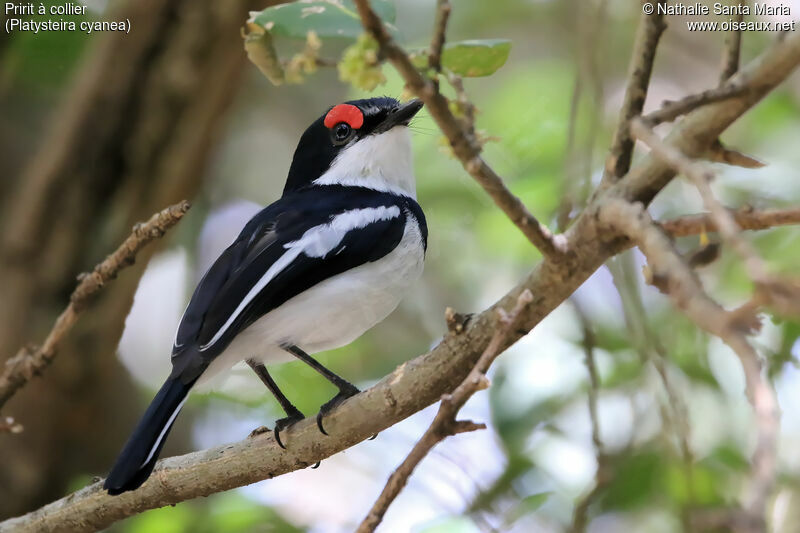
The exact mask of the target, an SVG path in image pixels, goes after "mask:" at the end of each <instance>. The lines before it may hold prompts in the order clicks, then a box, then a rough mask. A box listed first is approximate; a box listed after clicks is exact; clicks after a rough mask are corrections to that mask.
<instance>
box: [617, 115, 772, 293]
mask: <svg viewBox="0 0 800 533" xmlns="http://www.w3.org/2000/svg"><path fill="white" fill-rule="evenodd" d="M631 133H633V135H635V136H636V137H637V138H638V139H640V140H641V141H642V142H644V143H645V144H646V145H647V146H649V147H650V149H651V150H652V151H653V154H655V155H656V157H658V158H660V159H661V160H663V161H664V162H665V163H667V164H668V165H670V166H672V167H673V168H674V169H675V170H676V171H678V172H680V173H681V174H683V175H684V176H686V177H687V178H689V179H690V180H691V181H692V182H693V183H694V184H695V186H696V187H697V189H698V190H699V191H700V196H701V197H702V198H703V203H704V204H705V206H706V209H708V210H709V212H710V215H711V217H712V218H713V219H714V222H715V226H716V227H717V230H718V231H719V233H720V235H721V236H722V238H723V239H724V240H725V241H727V242H728V244H730V245H731V247H732V248H733V249H734V250H735V251H736V253H738V254H739V256H740V257H741V258H742V260H743V261H744V265H745V268H746V269H747V272H748V274H749V275H750V277H751V279H752V280H753V281H755V282H756V283H764V282H766V281H767V267H766V264H765V263H764V260H763V259H761V258H760V257H759V256H758V253H757V252H756V250H755V248H753V246H752V245H751V244H750V243H749V242H747V241H746V240H744V239H743V238H742V236H741V228H739V226H738V225H737V224H736V220H735V219H734V217H733V216H732V215H731V213H730V212H729V211H728V210H727V209H726V208H725V207H724V206H723V205H722V204H721V203H720V202H719V200H717V198H716V197H715V196H714V192H713V191H712V190H711V185H710V182H711V181H712V180H713V179H714V173H713V172H712V171H711V170H710V169H709V168H707V167H705V166H701V165H700V164H698V163H696V162H693V161H692V160H691V159H689V158H688V157H686V156H685V155H683V154H682V153H681V151H680V150H678V149H676V148H674V147H672V146H669V145H668V144H666V143H665V142H664V141H662V140H661V139H660V138H659V137H658V135H656V134H655V133H654V132H653V130H651V129H650V128H649V127H648V126H647V125H646V124H645V123H644V122H643V121H642V120H640V119H634V120H633V122H631Z"/></svg>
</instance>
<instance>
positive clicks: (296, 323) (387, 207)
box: [103, 97, 428, 495]
mask: <svg viewBox="0 0 800 533" xmlns="http://www.w3.org/2000/svg"><path fill="white" fill-rule="evenodd" d="M421 108H422V102H421V101H419V100H411V101H408V102H405V103H401V102H399V101H398V100H396V99H394V98H390V97H376V98H368V99H361V100H351V101H348V102H345V103H341V104H338V105H334V106H332V107H330V108H329V109H327V110H326V112H325V113H324V114H323V115H322V116H320V117H319V118H317V119H316V120H315V121H314V122H313V123H312V124H311V125H310V126H309V127H308V128H307V129H306V130H305V132H304V133H303V134H302V136H301V137H300V140H299V142H298V144H297V148H296V149H295V152H294V156H293V158H292V162H291V165H290V167H289V173H288V176H287V179H286V184H285V186H284V189H283V193H282V194H281V197H280V198H279V199H278V200H277V201H275V202H274V203H272V204H270V205H268V206H267V207H265V208H264V209H262V210H261V211H259V212H258V213H257V214H256V215H255V216H253V218H251V219H250V220H249V221H248V222H247V223H246V224H245V226H244V228H243V229H242V231H241V233H239V235H238V236H237V237H236V239H235V240H234V241H233V243H231V245H230V246H228V248H227V249H225V250H224V251H223V252H222V253H221V254H220V256H219V257H218V258H217V259H216V260H215V261H214V263H213V264H212V265H211V267H210V268H209V269H208V271H207V272H206V273H205V275H204V276H203V277H202V279H201V280H200V282H199V283H198V285H197V287H196V289H195V290H194V293H193V294H192V297H191V299H190V301H189V304H188V306H187V307H186V310H185V311H184V314H183V317H182V318H181V320H180V324H179V325H178V329H177V332H176V335H175V342H174V345H173V346H172V353H171V363H172V371H171V372H170V374H169V376H168V377H167V379H166V381H165V382H164V384H163V386H162V387H161V388H160V389H159V391H158V393H156V395H155V398H154V399H153V400H152V402H151V403H150V406H149V407H148V408H147V410H146V411H145V413H144V415H143V416H142V418H141V420H140V421H139V423H138V425H137V426H136V428H135V429H134V430H133V433H132V435H131V436H130V438H129V440H128V441H127V443H126V444H125V445H124V447H123V449H122V451H121V452H120V454H119V456H118V458H117V460H116V462H115V464H114V466H113V467H112V468H111V470H110V472H109V474H108V476H107V477H106V479H105V481H104V483H103V487H104V489H105V490H106V491H107V492H108V493H109V494H111V495H117V494H121V493H123V492H126V491H131V490H135V489H137V488H139V487H140V486H141V485H142V484H143V483H144V482H145V481H146V480H147V478H148V477H149V476H150V474H151V472H152V471H153V467H154V466H155V463H156V460H157V459H158V456H159V454H160V452H161V449H162V448H163V446H164V442H165V440H166V438H167V435H168V433H169V431H170V429H171V428H172V425H173V423H174V422H175V418H176V417H177V416H178V414H179V413H180V411H181V408H182V407H183V405H184V403H185V401H186V398H187V395H188V394H189V392H190V391H191V390H192V388H193V387H195V386H196V385H199V384H201V383H203V382H206V381H207V380H208V379H210V378H211V377H212V376H214V375H217V374H219V373H220V372H223V371H225V370H227V369H229V368H231V367H232V366H233V365H235V364H236V363H238V362H241V361H245V362H246V363H247V364H248V365H249V366H250V367H251V368H252V369H253V371H254V372H255V373H256V375H257V376H258V377H259V379H261V381H262V382H263V383H264V384H265V385H266V387H267V388H268V389H269V391H270V392H271V393H272V394H273V395H274V396H275V398H276V399H277V401H278V403H279V404H280V405H281V407H282V408H283V410H284V411H285V413H286V416H285V417H284V418H281V419H279V420H277V421H276V422H275V426H274V434H275V438H276V441H277V443H278V444H279V445H280V446H281V447H282V448H285V446H284V444H283V442H282V441H281V439H280V431H282V430H285V429H286V428H288V427H289V426H291V425H292V424H294V423H296V422H297V421H299V420H302V419H303V418H304V415H303V413H301V412H300V411H299V410H298V409H297V408H296V407H295V406H294V405H293V404H292V403H291V401H290V400H289V399H288V398H287V397H286V396H285V395H284V394H283V393H282V392H281V390H280V389H279V388H278V385H277V384H276V382H275V380H274V379H273V378H272V376H271V375H270V373H269V371H268V369H267V365H273V364H278V363H283V362H287V361H291V360H295V359H299V360H301V361H303V362H305V363H306V364H308V365H309V366H311V367H312V368H313V369H314V370H315V371H317V372H318V373H319V374H321V375H322V376H323V377H324V378H326V379H327V380H328V381H330V382H331V383H332V384H333V385H335V386H336V387H337V389H338V393H337V394H336V396H334V397H333V398H332V399H331V400H330V401H328V402H327V403H325V404H324V405H322V407H321V408H320V411H319V414H318V415H317V425H318V427H319V429H320V431H321V432H322V433H324V434H327V432H326V430H325V429H324V425H323V417H324V416H325V414H326V413H328V412H329V411H330V410H331V409H333V408H334V407H335V406H337V405H338V404H340V403H341V402H343V401H344V400H345V399H347V398H350V397H352V396H354V395H356V394H358V392H359V389H358V388H357V387H356V386H355V385H353V384H352V383H350V382H348V381H347V380H345V379H343V378H341V377H340V376H338V375H336V374H335V373H333V372H332V371H330V370H328V369H327V368H326V367H324V366H323V365H321V364H320V363H319V362H317V361H316V360H315V359H314V358H313V357H312V356H311V355H310V354H314V353H317V352H320V351H324V350H330V349H333V348H338V347H341V346H345V345H347V344H349V343H351V342H352V341H354V340H355V339H356V338H358V337H359V336H361V335H362V334H363V333H364V332H365V331H367V330H368V329H370V328H372V327H373V326H374V325H376V324H377V323H379V322H381V321H382V320H383V319H384V318H386V317H387V316H388V315H389V314H390V313H391V312H392V311H393V310H394V309H395V308H396V307H397V305H398V304H399V302H400V300H401V299H402V297H403V296H404V295H405V293H406V292H407V290H408V289H409V287H410V286H411V285H412V284H413V283H414V282H415V281H416V280H417V279H418V278H419V277H420V275H421V274H422V270H423V264H424V260H425V253H426V250H427V241H428V227H427V223H426V220H425V214H424V213H423V211H422V208H421V207H420V205H419V204H418V203H417V201H416V181H415V177H414V171H413V162H412V150H411V140H410V132H409V128H408V126H409V124H410V122H411V119H412V118H414V116H415V115H416V114H417V112H418V111H419V110H420V109H421Z"/></svg>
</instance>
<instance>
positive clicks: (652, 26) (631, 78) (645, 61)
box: [602, 1, 667, 185]
mask: <svg viewBox="0 0 800 533" xmlns="http://www.w3.org/2000/svg"><path fill="white" fill-rule="evenodd" d="M666 4H667V2H666V1H659V2H658V6H656V10H655V13H653V14H651V15H646V14H642V16H641V19H640V22H639V28H638V30H637V32H636V40H635V42H634V45H633V53H632V54H631V61H630V64H629V65H628V83H627V86H626V87H625V98H624V99H623V102H622V110H621V111H620V114H619V121H618V122H617V127H616V130H615V131H614V140H613V141H612V144H611V150H610V151H609V154H608V159H607V160H606V166H605V170H604V171H603V181H602V183H603V184H604V185H609V184H611V183H613V182H615V181H617V180H619V179H620V178H621V177H622V176H624V175H625V174H627V172H628V170H629V169H630V167H631V159H632V158H633V145H634V142H633V138H632V137H631V134H630V128H629V123H630V120H631V119H632V118H633V117H636V116H638V115H641V114H642V109H644V102H645V100H646V99H647V89H648V87H649V85H650V75H651V74H652V72H653V62H654V61H655V58H656V49H657V48H658V41H659V40H660V39H661V34H662V33H663V32H664V30H665V29H666V27H667V24H666V23H665V22H664V15H663V14H662V7H664V6H666Z"/></svg>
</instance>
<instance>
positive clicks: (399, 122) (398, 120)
mask: <svg viewBox="0 0 800 533" xmlns="http://www.w3.org/2000/svg"><path fill="white" fill-rule="evenodd" d="M420 109H422V102H421V101H420V100H418V99H416V98H415V99H414V100H411V101H409V102H406V103H405V104H400V105H399V106H398V107H396V108H394V109H393V110H392V111H390V112H389V115H388V116H387V117H386V118H385V119H384V120H383V122H381V123H380V124H379V125H378V127H377V128H376V130H377V131H378V132H384V131H389V130H390V129H392V128H394V127H395V126H408V124H409V122H411V119H412V118H414V115H416V114H417V112H418V111H419V110H420Z"/></svg>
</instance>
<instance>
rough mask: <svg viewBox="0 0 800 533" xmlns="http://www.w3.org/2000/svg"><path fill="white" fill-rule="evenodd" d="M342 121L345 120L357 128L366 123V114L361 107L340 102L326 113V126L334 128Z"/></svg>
mask: <svg viewBox="0 0 800 533" xmlns="http://www.w3.org/2000/svg"><path fill="white" fill-rule="evenodd" d="M340 122H344V123H345V124H347V125H348V126H350V127H351V128H353V129H355V130H357V129H358V128H360V127H361V126H363V125H364V114H363V113H362V112H361V110H360V109H359V108H357V107H356V106H354V105H350V104H339V105H337V106H333V109H331V110H330V111H328V114H327V115H325V127H326V128H332V127H334V126H335V125H337V124H339V123H340Z"/></svg>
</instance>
